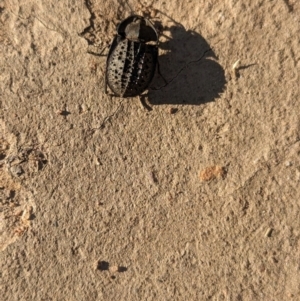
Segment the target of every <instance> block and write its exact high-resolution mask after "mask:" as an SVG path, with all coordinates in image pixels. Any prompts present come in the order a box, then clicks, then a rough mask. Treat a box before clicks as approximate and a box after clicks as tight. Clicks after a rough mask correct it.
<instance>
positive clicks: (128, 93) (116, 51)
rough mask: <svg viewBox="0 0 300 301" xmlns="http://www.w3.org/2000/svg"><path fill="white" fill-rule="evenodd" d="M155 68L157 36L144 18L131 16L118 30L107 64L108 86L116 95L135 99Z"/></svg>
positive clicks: (106, 83)
mask: <svg viewBox="0 0 300 301" xmlns="http://www.w3.org/2000/svg"><path fill="white" fill-rule="evenodd" d="M156 67H158V72H159V65H158V34H157V31H156V29H155V28H154V25H153V24H152V23H151V22H150V21H149V20H148V19H146V18H144V17H141V16H138V15H132V16H130V17H128V18H126V19H125V20H123V21H122V22H121V23H120V24H119V25H118V27H117V34H116V36H115V37H114V39H113V42H112V44H111V46H110V50H109V53H108V56H107V61H106V74H105V93H107V85H108V86H109V88H110V90H111V91H112V92H113V93H114V95H115V96H119V97H134V96H137V95H140V94H142V93H143V92H144V91H145V90H146V89H147V88H148V87H149V85H150V83H151V81H152V79H153V76H154V73H155V70H156Z"/></svg>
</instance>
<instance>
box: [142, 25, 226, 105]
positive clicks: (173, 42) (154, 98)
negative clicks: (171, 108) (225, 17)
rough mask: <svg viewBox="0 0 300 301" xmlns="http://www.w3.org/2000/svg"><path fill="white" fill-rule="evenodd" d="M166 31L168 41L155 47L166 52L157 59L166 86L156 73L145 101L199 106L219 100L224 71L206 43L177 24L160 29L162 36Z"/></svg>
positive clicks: (152, 103) (158, 103)
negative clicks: (162, 32) (162, 31)
mask: <svg viewBox="0 0 300 301" xmlns="http://www.w3.org/2000/svg"><path fill="white" fill-rule="evenodd" d="M177 24H178V23H177ZM156 26H157V25H156ZM158 26H159V24H158ZM168 31H169V33H170V36H171V38H166V39H165V41H164V42H161V43H160V44H159V49H160V50H164V51H165V52H166V53H165V54H163V55H161V56H159V58H158V59H159V65H160V71H161V73H162V76H163V77H164V78H165V79H166V81H167V82H168V84H167V85H165V84H164V82H163V79H162V78H161V76H159V75H158V74H157V75H156V76H155V79H154V80H153V82H152V84H151V86H150V88H149V92H148V102H149V103H150V104H151V105H162V104H171V105H180V104H181V105H182V104H185V105H201V104H204V103H207V102H212V101H214V100H215V99H217V98H219V97H220V94H221V93H222V92H223V91H224V89H225V85H226V80H225V72H224V69H223V68H222V66H221V65H220V64H218V62H217V56H216V55H215V53H214V52H213V50H212V49H211V47H210V46H209V44H208V43H207V41H206V40H205V39H204V38H203V37H202V36H201V35H200V34H198V33H197V32H195V31H191V30H188V31H186V30H185V29H184V27H183V26H181V25H176V26H171V27H168V28H166V27H164V33H165V32H168ZM161 36H165V37H166V35H161Z"/></svg>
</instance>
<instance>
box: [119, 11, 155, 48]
mask: <svg viewBox="0 0 300 301" xmlns="http://www.w3.org/2000/svg"><path fill="white" fill-rule="evenodd" d="M117 32H118V34H119V35H121V36H122V37H124V38H126V39H128V40H132V41H142V42H145V43H147V42H150V41H153V42H157V41H158V35H157V32H156V30H155V28H154V26H153V24H152V23H151V22H150V21H149V20H148V19H146V18H144V17H141V16H137V15H133V16H130V17H128V18H127V19H125V20H123V21H122V22H121V23H120V24H119V26H118V27H117Z"/></svg>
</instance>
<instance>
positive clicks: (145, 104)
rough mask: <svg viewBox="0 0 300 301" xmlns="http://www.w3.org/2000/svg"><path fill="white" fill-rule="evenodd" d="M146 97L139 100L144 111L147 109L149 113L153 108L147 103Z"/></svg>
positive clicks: (143, 96) (142, 96)
mask: <svg viewBox="0 0 300 301" xmlns="http://www.w3.org/2000/svg"><path fill="white" fill-rule="evenodd" d="M146 95H147V94H144V95H139V100H140V102H141V105H142V107H143V108H144V109H146V110H147V111H148V112H150V111H152V108H151V107H150V106H149V105H148V104H147V103H146Z"/></svg>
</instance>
